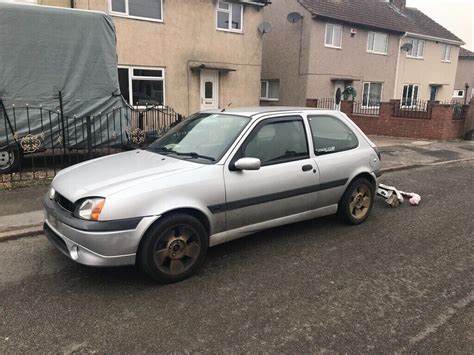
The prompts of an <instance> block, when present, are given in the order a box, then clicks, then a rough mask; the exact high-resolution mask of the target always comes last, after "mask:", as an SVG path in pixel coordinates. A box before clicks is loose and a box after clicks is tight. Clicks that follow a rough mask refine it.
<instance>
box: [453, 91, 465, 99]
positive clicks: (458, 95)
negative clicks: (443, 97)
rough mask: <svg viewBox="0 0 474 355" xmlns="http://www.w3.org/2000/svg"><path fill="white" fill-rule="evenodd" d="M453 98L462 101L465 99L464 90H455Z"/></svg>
mask: <svg viewBox="0 0 474 355" xmlns="http://www.w3.org/2000/svg"><path fill="white" fill-rule="evenodd" d="M453 97H454V98H455V99H461V98H463V97H464V90H454V93H453Z"/></svg>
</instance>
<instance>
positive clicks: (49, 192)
mask: <svg viewBox="0 0 474 355" xmlns="http://www.w3.org/2000/svg"><path fill="white" fill-rule="evenodd" d="M48 197H49V199H50V200H54V197H56V190H55V189H54V188H52V187H51V188H50V189H49V191H48Z"/></svg>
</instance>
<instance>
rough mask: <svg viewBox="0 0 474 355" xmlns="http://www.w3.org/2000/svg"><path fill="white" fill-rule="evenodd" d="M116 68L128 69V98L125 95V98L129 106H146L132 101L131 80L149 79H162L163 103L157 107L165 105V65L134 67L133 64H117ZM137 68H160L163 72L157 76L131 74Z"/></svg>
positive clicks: (140, 107) (141, 107)
mask: <svg viewBox="0 0 474 355" xmlns="http://www.w3.org/2000/svg"><path fill="white" fill-rule="evenodd" d="M117 68H118V69H128V96H129V97H128V98H126V97H125V99H126V100H127V103H128V104H129V105H130V106H133V107H136V108H139V109H143V108H145V107H146V106H140V105H135V104H134V102H133V80H134V79H135V80H149V81H157V80H162V81H163V104H162V105H160V106H158V107H163V106H166V70H165V67H135V66H128V65H118V66H117ZM134 69H138V70H161V71H162V72H163V76H162V77H158V76H139V75H133V70H134Z"/></svg>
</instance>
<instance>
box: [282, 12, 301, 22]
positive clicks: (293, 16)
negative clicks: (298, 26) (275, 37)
mask: <svg viewBox="0 0 474 355" xmlns="http://www.w3.org/2000/svg"><path fill="white" fill-rule="evenodd" d="M302 18H303V16H302V15H301V14H300V13H299V12H292V13H289V14H288V16H287V18H286V19H287V20H288V22H289V23H297V22H300V21H301V19H302Z"/></svg>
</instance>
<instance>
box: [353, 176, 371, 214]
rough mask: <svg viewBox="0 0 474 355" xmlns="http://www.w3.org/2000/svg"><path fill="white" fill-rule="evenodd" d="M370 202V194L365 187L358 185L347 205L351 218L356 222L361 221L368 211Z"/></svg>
mask: <svg viewBox="0 0 474 355" xmlns="http://www.w3.org/2000/svg"><path fill="white" fill-rule="evenodd" d="M371 202H372V192H371V191H370V189H369V187H368V186H366V185H359V186H358V187H357V188H356V189H355V190H354V192H353V193H352V196H351V203H350V204H349V211H350V212H351V215H352V217H354V218H355V219H357V220H360V219H363V218H364V217H365V216H366V215H367V213H368V212H369V209H370V204H371Z"/></svg>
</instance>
